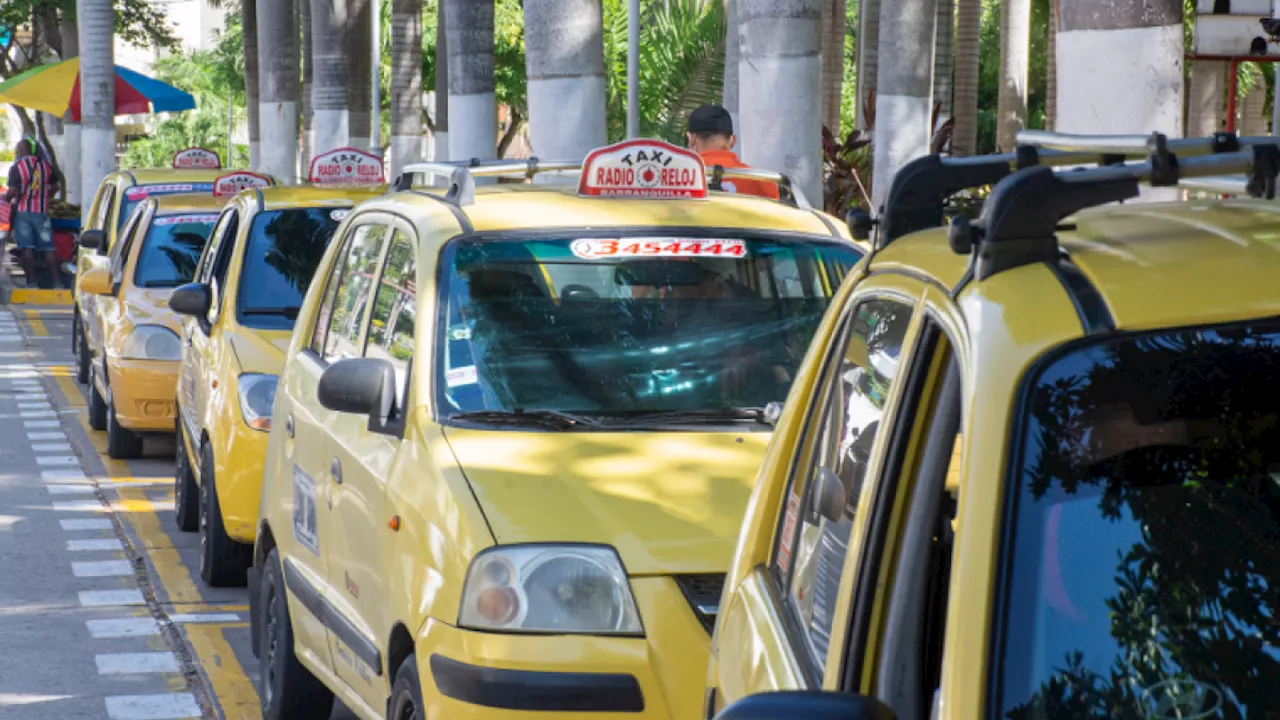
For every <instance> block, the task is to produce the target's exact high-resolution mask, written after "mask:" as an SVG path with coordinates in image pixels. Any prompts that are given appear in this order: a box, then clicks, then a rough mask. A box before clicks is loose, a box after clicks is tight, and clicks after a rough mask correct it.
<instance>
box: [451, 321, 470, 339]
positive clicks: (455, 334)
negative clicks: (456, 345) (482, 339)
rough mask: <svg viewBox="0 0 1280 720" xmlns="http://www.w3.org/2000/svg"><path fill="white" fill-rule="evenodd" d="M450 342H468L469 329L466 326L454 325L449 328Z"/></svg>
mask: <svg viewBox="0 0 1280 720" xmlns="http://www.w3.org/2000/svg"><path fill="white" fill-rule="evenodd" d="M449 339H450V340H470V339H471V328H469V327H467V326H466V325H454V326H452V327H450V328H449Z"/></svg>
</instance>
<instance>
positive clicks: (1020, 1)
mask: <svg viewBox="0 0 1280 720" xmlns="http://www.w3.org/2000/svg"><path fill="white" fill-rule="evenodd" d="M1030 55H1031V0H1001V2H1000V93H999V100H998V101H997V112H996V116H997V122H996V149H997V150H1012V149H1013V146H1014V144H1015V143H1016V142H1017V135H1018V131H1019V130H1022V129H1023V128H1025V127H1026V126H1027V84H1028V79H1027V77H1028V74H1029V72H1030V68H1031V64H1030V60H1031V58H1030Z"/></svg>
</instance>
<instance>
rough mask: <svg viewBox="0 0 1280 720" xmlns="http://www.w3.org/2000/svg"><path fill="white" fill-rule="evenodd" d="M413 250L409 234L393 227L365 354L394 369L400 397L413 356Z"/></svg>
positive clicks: (402, 397) (399, 399)
mask: <svg viewBox="0 0 1280 720" xmlns="http://www.w3.org/2000/svg"><path fill="white" fill-rule="evenodd" d="M416 272H417V253H416V251H415V249H414V242H413V240H412V239H410V238H409V236H407V235H405V234H404V233H403V232H401V231H399V230H397V231H395V233H394V235H393V236H392V239H391V249H390V250H388V251H387V260H386V262H385V263H384V264H383V271H382V280H381V282H379V283H378V292H377V294H376V295H375V296H374V298H373V312H372V313H370V316H369V334H368V338H367V339H366V340H365V346H364V354H365V357H371V358H382V359H384V360H387V361H389V362H390V363H391V364H392V366H393V367H395V369H396V398H397V400H398V401H403V399H404V397H405V396H404V389H405V383H406V382H407V380H408V369H409V359H410V358H411V357H412V356H413V330H414V313H415V312H416V310H417V298H418V295H417V291H418V287H417V276H416Z"/></svg>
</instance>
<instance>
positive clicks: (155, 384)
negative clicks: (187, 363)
mask: <svg viewBox="0 0 1280 720" xmlns="http://www.w3.org/2000/svg"><path fill="white" fill-rule="evenodd" d="M224 203H225V198H224V197H218V196H214V195H212V194H208V195H168V196H161V197H155V198H149V199H147V200H144V201H143V202H142V204H141V205H139V206H138V208H137V210H136V211H135V212H134V213H132V215H131V217H130V218H129V221H128V223H126V224H125V226H124V228H123V229H122V230H121V232H120V242H117V243H116V245H115V247H114V248H112V249H111V253H110V254H109V255H108V260H109V262H110V265H109V266H108V267H105V268H97V267H95V268H92V269H90V270H88V271H86V272H85V274H84V275H83V276H81V278H80V287H81V290H82V292H84V293H85V294H86V295H92V296H95V297H96V299H97V302H96V303H95V305H96V308H95V310H94V313H93V315H91V316H90V318H89V322H87V323H86V324H85V327H86V330H87V332H86V335H87V336H88V352H87V353H86V355H87V357H88V358H89V360H90V370H89V426H90V427H92V428H93V429H94V430H106V431H107V453H108V454H109V455H110V456H111V457H113V458H132V457H137V456H138V455H140V454H141V453H142V442H143V435H144V434H147V433H157V432H161V433H172V432H173V427H174V425H173V423H174V403H173V399H174V394H175V390H176V387H177V381H178V361H179V360H180V359H181V352H180V351H181V345H180V342H179V340H178V333H180V332H181V329H182V328H181V325H180V324H179V320H178V315H177V314H176V313H174V312H173V311H171V310H170V309H169V305H168V301H169V295H170V294H171V293H172V292H173V289H174V288H176V287H178V286H179V285H183V284H185V283H188V282H190V281H191V278H192V277H193V276H194V272H195V267H196V262H197V261H198V260H199V259H200V253H201V251H202V250H203V249H204V244H205V241H206V240H207V239H208V237H209V232H210V230H212V229H213V223H214V221H215V220H217V218H218V211H219V210H220V209H221V208H222V205H223V204H224ZM85 239H86V240H89V241H90V242H92V240H93V239H94V236H88V237H87V238H85ZM87 249H90V250H93V249H96V248H93V247H89V248H87Z"/></svg>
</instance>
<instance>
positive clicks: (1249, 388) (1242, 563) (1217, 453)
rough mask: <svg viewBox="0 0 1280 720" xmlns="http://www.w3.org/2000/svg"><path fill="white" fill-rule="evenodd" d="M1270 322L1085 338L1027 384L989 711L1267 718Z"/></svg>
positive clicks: (1272, 499) (1272, 574)
mask: <svg viewBox="0 0 1280 720" xmlns="http://www.w3.org/2000/svg"><path fill="white" fill-rule="evenodd" d="M1277 378H1280V322H1277V321H1268V322H1259V323H1255V324H1252V325H1247V326H1235V327H1229V328H1228V327H1219V328H1210V329H1203V330H1183V331H1169V332H1161V333H1155V334H1147V335H1140V336H1133V337H1124V338H1119V339H1109V340H1105V341H1099V342H1095V343H1093V344H1090V345H1088V346H1086V347H1082V348H1079V349H1077V350H1075V351H1073V352H1070V353H1068V354H1066V355H1063V356H1061V357H1060V358H1058V359H1057V360H1056V361H1054V362H1052V363H1051V364H1049V365H1048V366H1047V367H1046V368H1045V369H1044V370H1043V371H1042V372H1040V373H1039V374H1038V375H1037V376H1035V377H1033V378H1032V379H1031V381H1030V387H1029V390H1030V393H1029V395H1028V398H1029V400H1028V402H1029V407H1028V409H1027V415H1026V419H1025V421H1024V426H1023V429H1022V440H1021V442H1020V448H1019V450H1020V456H1019V457H1018V458H1016V459H1015V460H1014V466H1015V467H1018V468H1020V472H1019V473H1018V476H1017V478H1016V480H1017V486H1016V495H1015V496H1014V505H1013V508H1012V510H1013V512H1012V516H1011V517H1012V519H1011V521H1010V526H1009V527H1008V529H1007V535H1006V538H1007V539H1006V544H1007V546H1008V547H1009V548H1011V555H1010V558H1009V560H1008V561H1007V562H1008V565H1007V566H1006V571H1005V576H1006V577H1007V580H1006V583H1007V585H1006V588H1005V592H1006V601H1005V606H1006V607H1007V611H1006V617H1007V626H1006V628H1005V631H1004V633H1003V637H1004V638H1006V639H1005V640H1004V647H1003V658H1001V660H1000V661H998V662H997V663H996V665H995V667H998V668H1002V669H1003V676H1002V693H1001V694H1002V697H1001V698H1000V699H999V700H1000V703H1001V705H1002V709H1001V711H1000V712H999V713H998V715H999V716H1000V717H1004V718H1010V719H1012V720H1022V719H1027V720H1033V719H1034V720H1041V719H1045V720H1051V719H1057V718H1068V717H1070V718H1078V717H1107V718H1118V719H1122V718H1134V719H1135V720H1137V719H1139V718H1142V719H1146V718H1193V717H1194V718H1209V717H1214V718H1262V717H1276V697H1277V695H1276V689H1277V688H1280V622H1277V618H1280V403H1277V402H1276V398H1277V394H1276V382H1277Z"/></svg>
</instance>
